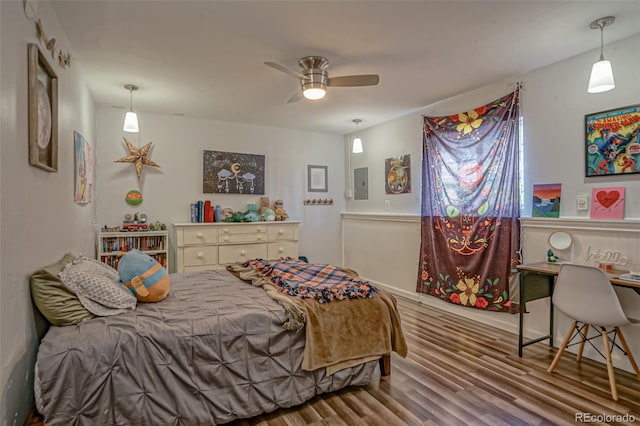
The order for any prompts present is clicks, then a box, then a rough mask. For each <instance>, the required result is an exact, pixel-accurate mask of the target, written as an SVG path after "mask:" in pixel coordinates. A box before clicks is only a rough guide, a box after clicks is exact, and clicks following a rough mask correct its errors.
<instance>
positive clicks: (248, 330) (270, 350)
mask: <svg viewBox="0 0 640 426" xmlns="http://www.w3.org/2000/svg"><path fill="white" fill-rule="evenodd" d="M286 319H287V318H286V314H285V311H284V309H283V308H282V307H281V306H280V305H279V304H278V303H276V302H275V301H274V300H273V299H271V298H270V297H269V296H268V295H267V294H266V293H265V292H264V291H263V290H262V289H261V288H258V287H254V286H252V285H250V284H247V283H245V282H243V281H241V280H239V279H238V278H236V277H234V276H233V275H232V274H231V273H229V272H227V271H226V270H218V271H202V272H189V273H180V274H172V275H171V292H170V294H169V296H168V297H167V299H165V300H164V301H162V302H160V303H139V304H138V307H137V308H136V309H135V310H134V311H133V312H129V313H126V314H121V315H116V316H111V317H99V318H93V319H90V320H86V321H84V322H82V323H81V324H79V325H76V326H67V327H55V326H52V327H51V328H50V329H49V331H48V332H47V334H46V335H45V337H44V339H43V340H42V342H41V344H40V348H39V351H38V357H37V364H36V378H35V382H36V383H35V387H36V399H37V401H36V402H37V406H38V409H39V411H40V412H41V413H42V414H43V416H44V418H45V424H46V425H64V426H68V425H92V426H97V425H127V426H133V425H149V426H151V425H153V426H161V425H214V424H220V423H226V422H229V421H232V420H234V419H238V418H247V417H252V416H255V415H258V414H261V413H264V412H270V411H273V410H276V409H277V408H279V407H291V406H294V405H297V404H300V403H302V402H304V401H307V400H309V399H311V398H313V397H314V396H315V395H317V394H320V393H324V392H331V391H334V390H337V389H341V388H343V387H345V386H348V385H363V384H366V383H368V382H369V381H370V380H371V377H372V376H373V374H374V371H375V369H376V366H377V361H372V362H369V363H366V364H362V365H359V366H356V367H353V368H349V369H345V370H342V371H339V372H337V373H335V374H334V375H332V376H329V377H327V376H326V374H325V370H324V369H319V370H315V371H312V372H307V371H303V370H302V369H301V365H302V356H303V353H304V342H305V336H304V331H303V332H299V333H297V334H295V333H292V332H289V331H286V330H284V329H283V328H282V324H283V322H284V321H286Z"/></svg>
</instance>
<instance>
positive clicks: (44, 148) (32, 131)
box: [27, 43, 58, 173]
mask: <svg viewBox="0 0 640 426" xmlns="http://www.w3.org/2000/svg"><path fill="white" fill-rule="evenodd" d="M27 56H28V64H27V72H28V105H29V164H31V165H32V166H35V167H38V168H40V169H43V170H46V171H48V172H54V173H56V172H58V76H57V75H56V73H55V71H54V70H53V67H52V66H51V65H50V64H49V63H48V62H47V60H46V58H45V56H44V55H43V54H42V52H41V51H40V49H39V48H38V45H37V44H34V43H29V45H28V48H27Z"/></svg>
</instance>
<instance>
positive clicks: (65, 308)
mask: <svg viewBox="0 0 640 426" xmlns="http://www.w3.org/2000/svg"><path fill="white" fill-rule="evenodd" d="M73 258H74V255H73V254H72V253H67V254H65V255H64V257H63V258H62V259H60V260H59V261H57V262H56V263H53V264H51V265H47V266H45V267H43V268H40V269H38V270H37V271H35V272H34V273H33V274H31V280H30V281H31V298H32V299H33V302H34V303H35V305H36V306H37V307H38V310H39V311H40V312H41V313H42V315H43V316H44V317H45V318H46V319H47V321H49V322H50V323H51V324H53V325H57V326H64V325H74V324H79V323H81V322H82V321H84V320H86V319H88V318H93V316H94V315H93V314H92V313H91V312H89V311H88V310H87V309H86V308H85V307H84V306H82V303H80V300H78V297H77V296H76V295H75V294H74V293H73V291H71V289H69V288H68V287H67V286H66V285H64V284H63V283H62V282H61V281H60V278H58V274H59V273H60V272H61V271H62V270H63V269H64V267H65V266H66V265H67V264H68V263H70V262H71V261H72V260H73Z"/></svg>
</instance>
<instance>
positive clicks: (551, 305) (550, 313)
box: [549, 277, 555, 347]
mask: <svg viewBox="0 0 640 426" xmlns="http://www.w3.org/2000/svg"><path fill="white" fill-rule="evenodd" d="M550 280H551V282H554V281H555V278H554V277H552V278H550ZM554 285H555V283H554ZM550 291H551V295H550V296H549V346H551V347H553V343H554V340H555V339H554V338H553V287H551V290H550Z"/></svg>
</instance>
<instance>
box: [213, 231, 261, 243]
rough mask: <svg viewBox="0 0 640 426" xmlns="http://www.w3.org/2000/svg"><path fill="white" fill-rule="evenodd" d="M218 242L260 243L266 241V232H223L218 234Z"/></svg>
mask: <svg viewBox="0 0 640 426" xmlns="http://www.w3.org/2000/svg"><path fill="white" fill-rule="evenodd" d="M218 242H219V243H220V244H237V243H260V242H265V243H266V242H267V234H264V233H263V234H256V233H253V234H223V233H220V235H218Z"/></svg>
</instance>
